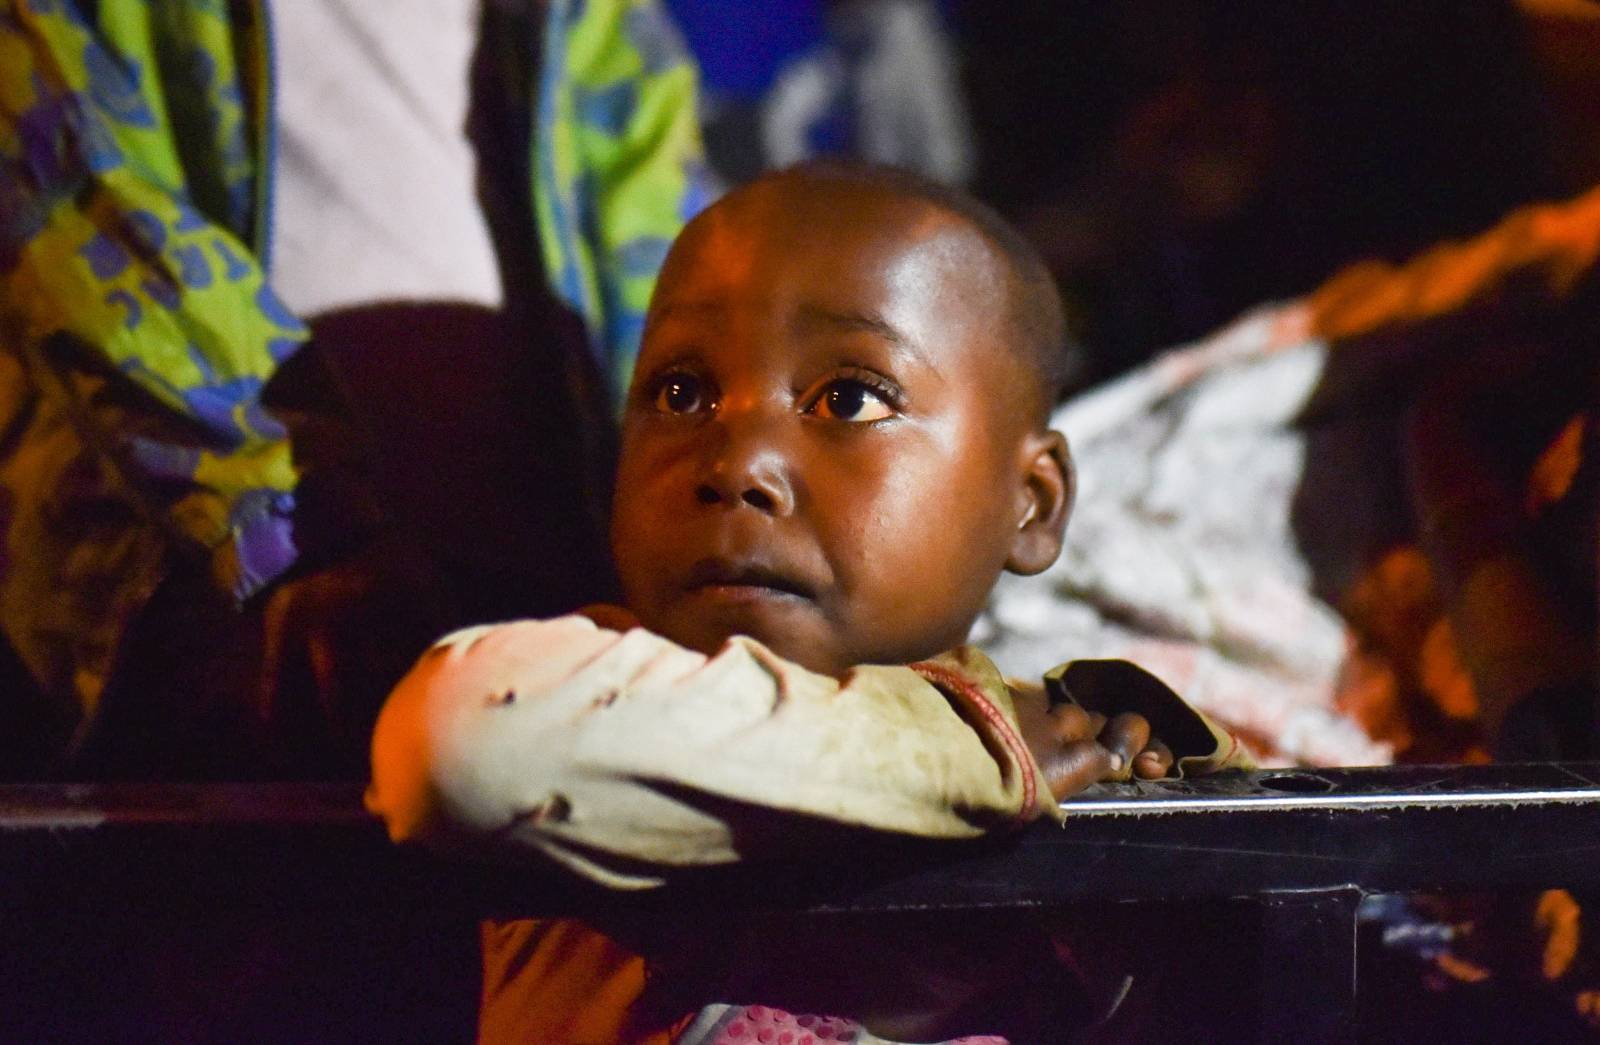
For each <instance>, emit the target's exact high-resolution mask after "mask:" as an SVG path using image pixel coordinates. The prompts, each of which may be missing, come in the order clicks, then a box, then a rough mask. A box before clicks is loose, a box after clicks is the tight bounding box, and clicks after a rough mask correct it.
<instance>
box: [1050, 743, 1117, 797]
mask: <svg viewBox="0 0 1600 1045" xmlns="http://www.w3.org/2000/svg"><path fill="white" fill-rule="evenodd" d="M1113 757H1114V756H1113V755H1112V754H1111V752H1110V751H1108V750H1107V749H1106V748H1105V747H1104V746H1103V745H1101V744H1098V743H1096V742H1095V741H1093V740H1076V741H1073V742H1072V743H1070V744H1066V745H1064V746H1063V747H1062V748H1061V750H1060V751H1058V752H1056V753H1055V754H1053V755H1051V756H1050V757H1049V758H1046V759H1045V760H1044V761H1043V762H1042V763H1041V764H1040V767H1039V768H1041V769H1043V770H1044V779H1045V782H1046V783H1048V784H1049V785H1050V793H1051V794H1052V795H1055V796H1056V798H1057V799H1058V800H1059V799H1063V798H1066V797H1067V796H1068V795H1075V794H1077V793H1078V792H1079V791H1082V790H1083V789H1084V788H1086V787H1088V786H1089V785H1090V784H1093V783H1095V782H1096V781H1099V780H1104V779H1105V778H1106V777H1108V776H1110V775H1111V773H1112V772H1113V770H1112V768H1111V760H1112V758H1113Z"/></svg>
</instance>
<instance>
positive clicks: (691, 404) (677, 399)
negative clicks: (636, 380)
mask: <svg viewBox="0 0 1600 1045" xmlns="http://www.w3.org/2000/svg"><path fill="white" fill-rule="evenodd" d="M706 400H707V395H706V386H705V382H704V381H702V380H701V379H700V378H699V377H696V376H695V375H694V374H690V373H686V372H684V371H678V372H677V373H672V374H667V375H666V376H665V377H663V378H662V379H661V382H660V384H658V385H657V386H656V399H655V403H656V409H657V410H659V411H661V412H662V413H663V414H692V413H694V412H696V411H698V410H704V409H705V408H706V406H707V405H708V404H707V401H706Z"/></svg>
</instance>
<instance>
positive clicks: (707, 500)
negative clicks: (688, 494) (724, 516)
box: [694, 483, 722, 504]
mask: <svg viewBox="0 0 1600 1045" xmlns="http://www.w3.org/2000/svg"><path fill="white" fill-rule="evenodd" d="M694 499H695V500H697V501H699V502H700V503H701V504H716V503H717V502H718V501H720V500H722V498H721V497H719V496H717V491H715V490H713V489H712V488H711V487H709V486H707V485H705V484H704V483H701V484H700V485H699V486H697V487H695V489H694Z"/></svg>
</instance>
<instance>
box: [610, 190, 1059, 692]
mask: <svg viewBox="0 0 1600 1045" xmlns="http://www.w3.org/2000/svg"><path fill="white" fill-rule="evenodd" d="M1005 278H1006V276H1005V269H1004V268H1003V266H1002V263H1001V262H1000V260H999V259H998V258H997V257H996V256H995V255H994V253H993V251H992V248H991V247H990V246H989V245H988V243H987V241H985V240H984V239H983V238H982V237H981V236H980V235H979V234H978V233H977V232H976V231H975V230H974V229H972V228H971V227H970V226H968V225H966V224H965V223H964V222H963V221H962V220H960V219H958V218H955V217H953V216H951V215H948V214H946V213H945V212H943V211H941V210H939V209H936V208H934V207H932V206H930V205H926V204H923V203H920V202H916V201H908V200H903V199H899V198H896V197H892V196H888V195H887V194H885V193H882V192H879V191H872V190H863V189H862V188H860V187H854V186H831V185H825V186H819V185H816V184H809V185H803V186H800V187H794V186H790V185H786V184H784V183H782V182H778V183H767V184H764V185H761V186H758V187H757V188H755V189H753V190H746V191H745V192H743V193H741V194H739V195H738V196H736V197H733V198H731V199H729V200H725V201H724V202H723V203H721V204H719V205H718V206H717V207H716V208H714V209H713V210H712V211H711V212H709V213H708V214H707V215H705V216H703V217H702V218H701V219H700V220H699V221H697V222H696V223H695V224H694V225H692V226H691V227H690V228H689V230H687V231H686V232H685V234H684V236H683V237H682V238H680V240H679V242H678V243H677V244H676V245H675V246H674V248H673V251H672V254H671V256H670V257H669V259H668V261H667V265H666V268H665V270H664V271H663V273H662V278H661V281H660V283H659V285H658V287H657V290H656V296H655V299H654V301H653V303H652V306H651V313H650V322H649V326H648V328H647V331H646V334H645V338H644V345H643V347H642V349H641V353H640V358H639V363H638V368H637V371H636V374H635V378H634V384H633V389H632V391H631V393H630V397H629V403H628V407H627V413H626V417H625V420H624V425H623V441H622V458H621V463H620V467H619V474H618V482H617V495H616V500H615V508H614V515H613V522H612V547H613V550H614V552H615V556H616V560H617V567H618V570H619V573H620V575H621V578H622V583H623V589H624V592H625V593H626V596H627V600H628V605H629V607H630V608H631V609H632V610H633V611H634V612H635V613H637V614H638V615H639V618H640V620H641V622H642V623H643V624H644V625H645V626H646V627H648V628H650V629H652V630H654V631H656V632H658V633H660V634H663V635H665V636H667V637H668V638H671V639H674V640H676V641H677V642H680V643H682V644H684V645H686V646H689V647H691V648H693V649H697V650H700V651H702V652H713V651H715V650H716V649H717V648H718V647H719V646H720V645H721V644H722V642H723V641H724V640H725V639H727V638H728V637H729V636H730V635H734V634H744V635H750V636H752V637H754V638H756V639H759V640H760V641H762V642H764V643H766V644H767V645H768V646H770V647H772V648H773V649H774V650H775V651H776V652H778V653H779V654H781V655H783V656H785V657H788V658H789V659H792V660H795V661H797V662H799V663H801V664H803V665H805V666H807V667H810V668H812V669H813V670H817V671H824V672H828V673H830V674H839V673H842V672H843V671H844V670H845V669H847V668H848V667H849V666H851V665H853V664H857V663H865V662H877V663H886V662H907V661H912V660H917V659H921V658H923V657H927V656H930V655H932V654H934V653H936V652H938V651H940V650H942V649H945V648H948V647H950V646H954V645H957V644H959V643H961V642H962V641H964V639H965V636H966V632H967V630H968V628H969V627H970V626H971V622H972V620H973V619H974V618H975V617H976V615H977V613H978V611H979V610H980V609H981V608H982V606H983V602H984V599H985V597H986V596H987V594H988V591H989V589H990V587H991V586H992V585H993V583H994V581H995V579H996V578H997V577H998V575H999V573H1000V571H1001V570H1002V569H1003V568H1004V567H1005V566H1006V564H1007V561H1008V558H1009V557H1010V556H1011V555H1012V552H1013V545H1014V542H1015V540H1016V535H1017V534H1018V532H1019V527H1020V526H1021V525H1022V522H1023V519H1024V517H1025V516H1027V515H1028V514H1029V513H1030V511H1031V509H1030V508H1029V506H1028V495H1027V491H1026V490H1025V488H1024V487H1025V485H1026V484H1025V482H1024V474H1025V473H1026V471H1027V469H1028V464H1029V459H1030V455H1032V454H1033V453H1035V450H1031V449H1030V445H1031V444H1030V443H1029V436H1030V433H1032V432H1033V431H1034V428H1035V426H1034V418H1033V416H1032V410H1031V409H1030V408H1029V406H1028V405H1027V404H1031V403H1032V399H1031V396H1032V395H1033V392H1032V388H1031V386H1030V384H1029V379H1028V377H1027V375H1026V374H1025V372H1023V370H1022V367H1021V364H1020V363H1019V362H1018V361H1017V360H1016V359H1015V357H1014V355H1013V353H1012V352H1011V351H1010V350H1009V349H1008V348H1007V346H1006V344H1005V342H1004V338H1005V337H1006V330H1005V327H1006V324H1005V322H1004V321H1003V318H1002V317H1004V316H1005V314H1006V313H1005V311H1004V307H1003V306H1004V301H1005V297H1004V289H1005V284H1004V280H1005Z"/></svg>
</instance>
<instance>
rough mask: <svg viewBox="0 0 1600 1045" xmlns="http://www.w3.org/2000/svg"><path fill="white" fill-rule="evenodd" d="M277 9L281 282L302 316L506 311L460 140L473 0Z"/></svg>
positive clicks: (381, 0)
mask: <svg viewBox="0 0 1600 1045" xmlns="http://www.w3.org/2000/svg"><path fill="white" fill-rule="evenodd" d="M272 10H273V34H274V52H275V57H276V61H277V70H276V72H277V76H276V77H275V81H276V84H277V98H276V108H277V113H276V116H277V153H276V158H275V162H274V166H273V177H274V191H273V211H272V219H271V220H272V244H273V245H272V251H271V257H270V259H269V264H270V266H271V279H272V284H273V287H274V289H275V290H276V291H277V292H278V294H279V295H280V296H281V297H282V298H283V300H284V301H285V302H286V303H287V304H288V306H289V307H290V308H291V309H293V310H295V311H296V312H298V313H300V314H302V315H315V314H317V313H319V312H325V311H328V310H331V309H338V308H346V307H353V306H360V305H367V304H373V303H377V302H385V301H413V302H416V301H434V302H444V301H451V302H463V303H468V304H479V305H485V306H488V307H491V308H493V307H498V306H499V305H500V304H501V302H502V301H503V300H504V290H503V288H502V286H501V279H500V270H499V265H498V263H497V261H496V258H495V254H494V248H493V245H492V243H491V241H490V238H489V229H488V225H487V223H486V222H485V220H484V217H483V214H482V212H481V210H480V209H479V206H478V200H477V195H476V188H475V182H476V172H477V167H476V159H475V157H474V154H473V150H472V146H471V143H470V142H469V141H468V139H467V136H466V118H467V107H468V102H469V96H470V91H469V73H470V69H471V63H472V54H473V50H474V48H475V47H476V46H477V38H478V13H479V0H284V2H282V3H278V4H275V5H274V6H273V9H272Z"/></svg>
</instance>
